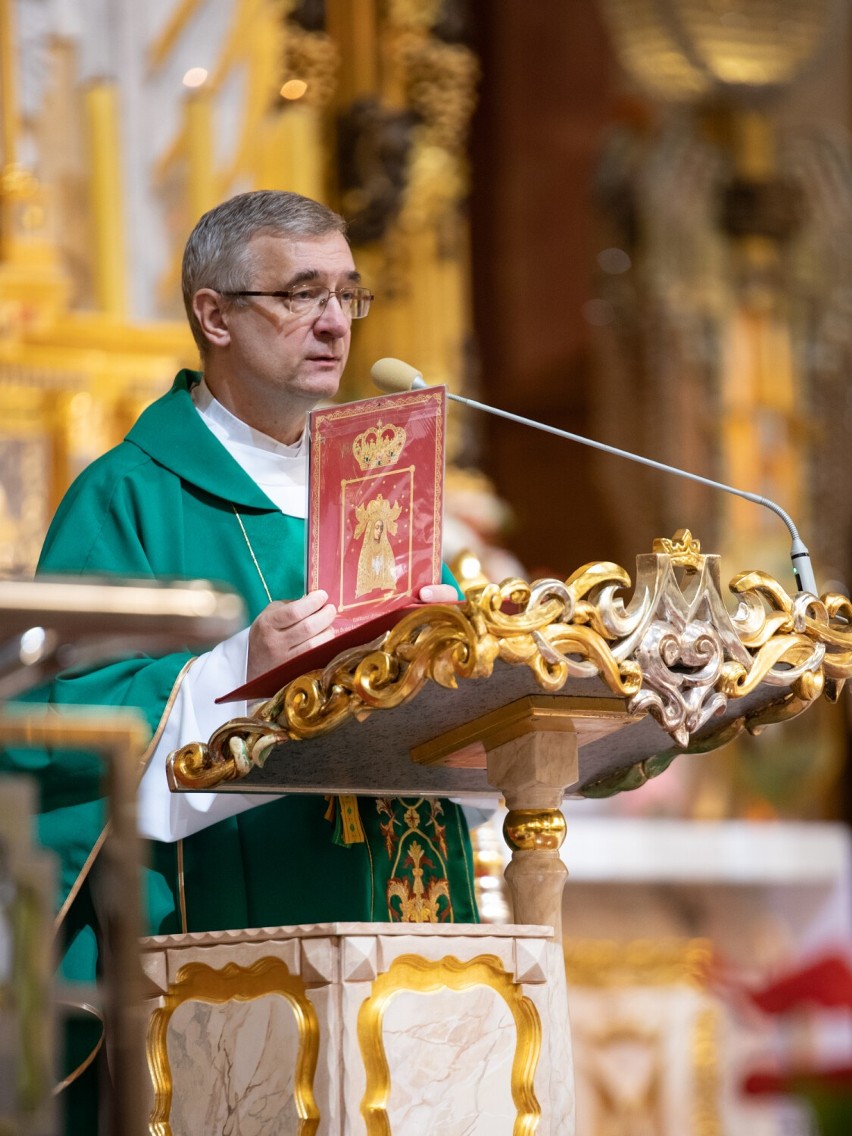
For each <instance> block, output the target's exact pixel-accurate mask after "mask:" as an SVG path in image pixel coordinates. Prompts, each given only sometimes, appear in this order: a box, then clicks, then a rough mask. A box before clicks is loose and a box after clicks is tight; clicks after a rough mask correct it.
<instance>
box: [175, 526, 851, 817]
mask: <svg viewBox="0 0 852 1136" xmlns="http://www.w3.org/2000/svg"><path fill="white" fill-rule="evenodd" d="M655 548H656V551H654V552H652V553H650V554H646V555H643V556H640V557H638V560H637V576H636V584H635V586H634V587H633V592H632V595H630V594H629V590H630V587H631V579H630V576H629V575H628V573H627V572H626V571H625V570H624V569H623V568H620V567H619V566H618V565H616V564H610V563H595V564H586V565H584V566H583V567H582V568H580V569H578V570H577V571H576V572H575V573H574V574H573V575H572V576H570V577H569V578H568V579H567V580H565V581H562V580H555V579H547V580H539V581H536V582H534V583H532V584H529V583H526V582H525V581H523V580H519V579H510V580H505V581H504V582H503V583H501V584H492V583H489V584H485V585H482V586H479V587H475V588H472V589H470V590H469V591H468V593H467V599H466V602H465V603H462V604H459V605H452V606H451V605H444V604H435V605H430V606H427V607H424V608H423V609H422V610H419V611H415V612H412V613H409V614H408V615H405V616H404V617H403V618H402V619H401V620H400V622H399V623H398V624H397V626H396V627H395V628H393V630H392V631H390V632H388V633H387V634H385V635H384V636H382V637H381V638H379V639H377V640H375V641H374V642H372V643H369V644H366V645H364V646H363V647H358V648H354V649H351V650H348V651H346V652H343V653H342V654H340V655H339V656H338V657H337V658H336V659H334V660H333V661H332V662H331V663H330V664H329V665H328V666H327V667H326V668H325V669H324V670H317V671H311V672H310V673H308V674H305V675H302V676H301V677H300V678H297V679H296V680H294V681H293V682H291V683H290V684H289V685H288V686H286V687H284V688H283V689H282V690H280V691H279V692H278V693H277V694H276V695H275V696H274V697H273V698H272V699H270V700H269V701H268V702H266V703H264V704H263V705H262V706H261V707H260V709H259V710H258V711H257V712H256V713H255V714H254V715H253V716H252V717H251V718H243V719H236V720H235V721H233V722H230V723H228V724H227V725H225V726H223V727H222V728H221V729H220V730H218V731H217V732H216V733H215V734H214V735H213V737H212V738H211V739H210V742H209V743H208V745H206V746H204V745H200V744H198V745H192V746H187V747H184V749H182V750H179V751H177V753H176V754H174V755H173V757H172V762H171V775H172V779H173V781H174V782H177V783H178V784H180V785H182V786H185V787H189V788H211V787H213V786H214V785H216V784H218V783H220V782H222V781H225V780H233V779H237V778H240V777H242V776H244V775H245V773H246V772H248V771H249V770H250V769H251V768H253V767H254V766H255V765H262V764H263V762H264V761H265V759H266V757H267V755H268V754H269V752H270V750H271V748H272V747H273V746H276V745H280V744H282V743H284V742H287V741H291V740H295V739H304V738H311V737H316V736H318V735H320V734H325V733H327V732H329V731H331V730H333V729H335V728H337V727H338V726H340V725H342V724H343V723H344V722H345V721H347V720H349V719H351V718H354V719H356V720H363V719H364V718H365V717H367V716H368V715H369V714H371V713H373V712H374V711H377V710H385V709H390V708H392V707H395V706H399V705H400V704H402V703H403V702H407V701H408V700H410V699H412V698H414V697H416V695H417V693H418V692H419V691H420V689H421V688H422V687H423V685H424V683H426V682H427V681H432V682H436V683H438V684H440V685H441V686H445V687H455V686H456V685H457V684H458V681H459V679H472V678H487V677H488V676H489V675H491V673H492V671H493V669H494V665H495V662H496V661H497V660H500V661H502V662H503V663H507V664H510V665H513V666H524V667H527V668H529V669H530V670H531V671H532V672H533V674H534V675H535V678H536V681H537V683H538V685H539V686H540V687H541V688H542V689H543V690H544V691H547V692H548V693H553V692H556V691H558V690H560V689H561V688H562V687H563V686H564V685H565V683H566V682H567V681H568V679H569V678H573V679H576V678H580V679H584V678H589V679H591V678H596V677H597V678H600V679H602V680H603V681H604V683H605V684H606V685H607V687H608V688H609V690H610V691H611V692H612V693H613V694H616V695H618V696H619V697H621V698H623V699H625V700H626V701H627V706H628V709H629V711H630V713H631V714H632V715H634V716H641V715H643V714H650V715H651V716H653V717H654V718H655V719H656V721H657V722H658V723H659V724H660V725H661V727H662V728H663V729H664V730H665V731H666V732H667V733H668V734H669V735H670V737H671V738H672V741H673V743H674V744H673V747H672V749H671V750H667V751H665V752H664V753H660V754H658V755H657V756H656V757H653V758H649V759H646V760H645V761H644V762H643V763H641V765H637V766H636V767H634V768H633V769H631V770H630V771H628V772H627V773H620V774H618V775H615V779H614V780H611V781H608V782H606V783H601V784H600V785H597V786H587V787H586V789H585V790H584V792H586V793H588V794H589V795H595V796H597V795H602V794H607V793H609V792H616V791H619V790H622V789H627V788H635V787H637V786H638V785H640V784H642V783H643V782H644V781H646V780H647V779H648V778H649V777H653V776H656V775H657V774H659V773H660V772H662V770H663V769H665V768H666V767H667V765H668V764H669V763H670V762H671V760H672V759H673V757H674V756H675V755H676V754H677V753H679V752H683V751H684V750H686V749H690V750H698V749H701V748H702V747H703V748H716V746H718V745H720V744H722V743H723V741H726V740H729V739H730V738H731V737H733V736H735V735H736V733H738V732H739V731H740V730H742V729H749V730H752V731H755V730H757V729H759V728H760V727H761V726H762V725H764V724H766V723H769V722H776V721H782V720H784V719H786V718H790V717H793V716H795V715H796V714H799V713H801V712H802V711H803V710H804V709H806V708H807V706H808V705H809V704H810V703H812V702H813V701H814V700H815V699H816V698H818V697H819V696H820V694H822V693H825V694H826V696H827V697H830V698H836V697H837V695H838V693H839V691H840V689H841V688H842V686H843V683H844V682H845V681H846V679H847V678H848V677H849V676H850V674H852V603H850V601H849V599H848V598H847V597H846V596H838V595H833V594H828V595H825V596H823V597H822V599H819V598H817V597H816V596H812V595H809V594H807V593H800V594H798V595H796V596H792V597H791V596H789V595H788V594H787V593H786V592H785V591H784V589H783V588H782V587H781V585H780V584H779V583H778V582H777V581H776V580H774V579H772V577H770V576H768V575H767V574H765V573H763V572H744V573H740V574H738V575H737V576H735V577H734V579H733V581H732V582H731V584H730V590H731V592H733V594H734V596H735V597H736V599H737V601H738V604H737V608H736V610H735V611H734V613H733V614H731V613H730V612H729V610H728V608H727V606H726V604H725V601H724V599H723V597H722V590H721V585H720V582H719V558H718V557H717V556H709V555H708V556H705V555H702V554H701V553H700V551H699V548H700V546H699V545H698V542H697V541H695V540H694V539H693V538H692V536H691V535H690V534H689V533H688V532H687V531H683V532H681V533H678V534H677V535H676V536H675V538H674V540H672V541H668V542H657V544H656V545H655ZM662 549H665V551H663V550H662ZM761 684H767V685H769V686H775V687H778V688H779V690H778V698H777V699H774V700H772V701H771V703H770V704H769V705H765V706H764V707H763V708H762V709H757V710H753V709H752V710H749V712H748V713H744V714H743V715H741V716H739V717H737V718H736V719H735V720H733V721H729V722H728V723H726V725H725V727H724V728H721V727H720V729H718V730H717V731H715V732H714V734H713V737H712V740H711V742H710V743H708V742H707V740H706V733H707V731H706V730H704V731H703V732H701V731H702V728H703V727H706V726H707V725H708V723H710V722H711V720H712V719H713V718H714V717H715V716H717V715H719V714H721V713H723V712H726V710H727V707H728V703H729V702H730V701H731V700H736V699H740V698H743V697H744V696H745V695H747V694H749V693H751V692H752V691H754V690H755V689H756V688H757V687H758V686H760V685H761Z"/></svg>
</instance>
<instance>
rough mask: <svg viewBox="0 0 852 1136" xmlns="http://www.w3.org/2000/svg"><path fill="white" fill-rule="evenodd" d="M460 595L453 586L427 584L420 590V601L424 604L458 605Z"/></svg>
mask: <svg viewBox="0 0 852 1136" xmlns="http://www.w3.org/2000/svg"><path fill="white" fill-rule="evenodd" d="M458 598H459V594H458V592H457V591H456V589H455V588H454V587H453V585H452V584H427V585H426V587H425V588H421V589H420V594H419V596H418V599H420V600H422V601H423V603H456V602H457V600H458Z"/></svg>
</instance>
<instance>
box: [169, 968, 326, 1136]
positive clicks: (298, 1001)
mask: <svg viewBox="0 0 852 1136" xmlns="http://www.w3.org/2000/svg"><path fill="white" fill-rule="evenodd" d="M268 994H277V995H279V996H280V997H282V998H284V999H286V1001H287V1002H288V1003H289V1004H290V1007H291V1008H292V1010H293V1014H294V1016H295V1019H296V1025H297V1028H298V1033H299V1052H298V1056H297V1058H296V1067H295V1070H294V1074H293V1099H294V1103H295V1107H296V1113H297V1115H298V1117H299V1127H298V1133H299V1136H313V1134H314V1133H315V1132H316V1131H317V1129H318V1128H319V1121H320V1114H319V1109H318V1108H317V1104H316V1100H315V1098H314V1088H313V1086H314V1074H315V1073H316V1067H317V1058H318V1054H319V1021H318V1019H317V1014H316V1010H315V1009H314V1007H313V1005H312V1004H311V1002H310V1001H309V999H308V997H307V993H306V989H305V985H304V983H303V982H302V980H301V979H300V978H299V977H298V976H296V975H292V974H290V972H289V970H288V969H287V966H286V965H285V963H284V962H282V961H281V959H276V958H261V959H258V961H257V962H256V963H254V965H253V966H251V967H248V968H246V967H241V966H237V965H236V964H235V963H228V964H227V965H226V966H224V967H222V968H221V969H219V970H217V969H215V968H213V967H211V966H207V965H206V964H205V963H198V962H194V963H188V964H187V965H186V966H183V967H181V969H180V970H179V971H178V974H177V978H176V980H175V982H174V983H173V984H172V985H170V987H169V989H168V992H167V993H166V994H165V996H164V999H163V1005H162V1007H161V1008H160V1009H158V1010H155V1011H154V1013H153V1014H152V1015H151V1020H150V1023H149V1026H148V1046H147V1049H148V1067H149V1069H150V1072H151V1079H152V1081H153V1085H154V1108H153V1110H152V1112H151V1117H150V1122H149V1128H150V1131H151V1133H152V1136H172V1129H171V1124H170V1123H169V1115H170V1113H171V1106H172V1092H173V1084H172V1074H171V1068H170V1065H169V1057H168V1031H169V1022H170V1021H171V1018H172V1015H173V1014H174V1012H175V1010H177V1008H178V1007H179V1006H182V1005H183V1004H184V1003H185V1002H189V1001H199V1002H212V1003H213V1004H215V1005H221V1004H222V1003H224V1002H231V1001H234V1002H252V1001H254V1000H255V999H256V998H263V997H265V996H266V995H268Z"/></svg>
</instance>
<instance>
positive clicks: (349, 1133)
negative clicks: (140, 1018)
mask: <svg viewBox="0 0 852 1136" xmlns="http://www.w3.org/2000/svg"><path fill="white" fill-rule="evenodd" d="M142 963H143V969H144V972H145V976H146V981H147V1004H148V1009H149V1014H150V1017H149V1031H148V1067H149V1071H150V1074H151V1119H150V1131H151V1132H152V1133H154V1134H156V1136H195V1134H201V1133H208V1132H223V1133H225V1132H227V1133H231V1132H233V1133H237V1132H239V1133H240V1136H273V1133H274V1134H275V1136H281V1134H290V1133H292V1134H293V1136H307V1134H314V1133H316V1134H318V1136H374V1134H379V1133H381V1134H382V1136H389V1134H391V1133H397V1134H400V1133H404V1136H433V1134H434V1133H435V1132H440V1133H442V1136H512V1134H513V1133H515V1132H530V1133H532V1132H533V1131H534V1132H536V1134H537V1136H573V1132H574V1119H573V1116H574V1086H573V1078H572V1071H571V1068H572V1067H571V1042H570V1034H569V1028H568V1008H567V999H566V992H565V972H564V966H563V956H562V950H561V946H560V944H559V943H557V942H556V941H555V940H554V938H553V936H552V934H551V932H550V928H547V927H535V926H511V925H510V926H502V927H495V926H474V925H464V926H460V925H455V926H447V927H435V926H433V925H430V926H428V927H421V926H418V925H413V924H400V925H395V924H387V923H349V924H343V923H334V924H321V925H314V926H305V927H279V928H265V929H260V930H247V931H232V932H211V933H208V934H190V935H173V936H157V937H153V938H149V939H144V940H142Z"/></svg>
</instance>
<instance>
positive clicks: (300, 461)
mask: <svg viewBox="0 0 852 1136" xmlns="http://www.w3.org/2000/svg"><path fill="white" fill-rule="evenodd" d="M192 400H193V402H194V403H195V406H196V409H197V410H198V413H199V414H200V415H201V418H202V420H203V421H204V423H205V425H206V426H208V427H209V429H210V430H211V432H212V433H213V434H215V436H216V437H217V438H218V439H219V441H220V442H221V443H222V445H223V446H225V447H226V448H227V450H228V452H229V453H230V454H231V456H232V457H233V458H234V459H235V460H236V461H237V462H238V463H239V464H240V465H241V466H242V468H243V469H244V470H245V471H246V473H247V474H248V475H249V477H250V478H251V479H252V480H253V481H254V482H256V484H257V485H259V486H260V488H261V489H262V490H263V491H264V493H265V494H266V495H267V497H269V499H270V500H271V501H272V502H273V503H274V504H276V505H277V506H278V508H279V509H281V511H282V512H283V513H287V514H288V515H289V516H293V517H304V516H305V514H306V506H307V488H306V487H307V444H306V441H305V435H304V434H303V435H302V437H301V438H300V439H299V441H298V442H296V443H295V445H292V446H285V445H282V443H281V442H276V441H275V439H274V438H269V437H267V435H266V434H262V433H261V432H260V431H259V430H254V429H252V427H251V426H248V425H246V423H245V422H242V421H241V420H240V419H239V418H235V417H234V415H233V414H231V412H230V411H229V410H226V409H225V407H224V406H222V404H221V403H220V402H218V401H217V400H216V399H215V398H214V397H213V395H212V394H211V392H210V388H209V387H208V386H207V385H206V383H205V382H204V380H203V379H202V380H201V382H200V383H199V384H198V385H197V386H195V387H193V389H192ZM247 661H248V628H246V629H245V630H243V631H239V632H238V633H237V634H236V635H234V636H232V637H231V638H230V639H226V640H225V642H224V643H219V644H218V645H217V646H216V647H214V648H213V649H212V650H211V651H207V652H206V653H205V654H203V655H199V657H198V658H197V659H196V660H195V661H194V662H193V663H192V665H191V666H190V668H189V670H188V671H187V673H186V674H185V675H184V679H183V682H182V684H181V687H180V690H179V691H178V694H177V697H176V698H175V701H174V704H173V705H172V708H171V710H170V712H169V715H168V718H167V719H166V723H165V725H164V727H163V732H162V734H161V735H160V739H159V741H158V743H157V745H156V747H155V749H154V752H153V753H152V755H151V760H150V761H149V762H148V767H147V769H146V770H145V773H144V774H143V776H142V781H141V784H140V786H139V796H138V799H137V816H138V827H139V833H140V835H141V836H144V837H146V838H147V839H149V840H163V841H166V842H170V841H175V840H182V839H183V838H184V837H186V836H192V834H193V833H195V832H200V831H201V830H202V829H203V828H207V827H209V825H211V824H216V822H217V821H220V820H224V819H225V818H226V817H229V816H236V815H237V814H238V813H242V812H245V811H246V810H247V809H252V808H256V807H257V806H258V805H264V804H266V803H267V802H269V801H274V800H275V799H276V797H275V796H272V795H266V794H257V793H172V792H171V791H170V790H169V786H168V783H167V781H166V758H167V757H168V755H169V754H170V753H171V752H172V751H173V750H175V749H177V748H178V747H179V746H181V745H184V744H186V743H187V742H190V741H203V740H206V739H207V738H209V737H210V735H211V734H212V733H213V731H214V730H216V729H218V727H219V726H222V725H224V724H225V722H228V721H230V719H231V718H239V717H242V716H244V715H245V714H246V712H247V708H246V704H245V703H244V702H228V703H223V704H222V705H221V706H217V705H216V701H215V700H216V699H217V698H218V697H219V696H220V695H221V694H223V693H224V692H225V691H227V690H234V689H235V688H236V687H238V686H241V685H242V684H243V683H244V682H245V680H246V664H247Z"/></svg>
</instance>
